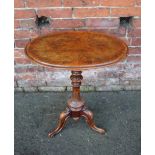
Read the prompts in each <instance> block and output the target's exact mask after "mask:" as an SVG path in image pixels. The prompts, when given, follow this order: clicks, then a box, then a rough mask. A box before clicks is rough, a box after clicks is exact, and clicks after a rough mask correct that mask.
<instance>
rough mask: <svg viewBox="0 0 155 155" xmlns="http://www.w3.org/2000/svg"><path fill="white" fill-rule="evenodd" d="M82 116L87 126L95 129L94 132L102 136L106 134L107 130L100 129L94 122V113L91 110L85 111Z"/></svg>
mask: <svg viewBox="0 0 155 155" xmlns="http://www.w3.org/2000/svg"><path fill="white" fill-rule="evenodd" d="M81 116H83V117H84V118H85V120H86V122H87V124H88V125H89V127H90V128H91V129H93V130H94V131H96V132H98V133H100V134H105V132H106V131H105V129H102V128H98V127H97V126H96V125H95V123H94V121H93V113H92V112H91V111H90V110H87V109H85V110H84V111H82V112H81Z"/></svg>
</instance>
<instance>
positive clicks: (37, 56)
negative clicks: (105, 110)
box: [25, 31, 128, 137]
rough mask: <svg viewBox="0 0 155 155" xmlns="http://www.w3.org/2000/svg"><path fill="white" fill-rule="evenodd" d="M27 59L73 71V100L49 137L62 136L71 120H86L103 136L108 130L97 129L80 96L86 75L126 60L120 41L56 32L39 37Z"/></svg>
mask: <svg viewBox="0 0 155 155" xmlns="http://www.w3.org/2000/svg"><path fill="white" fill-rule="evenodd" d="M25 52H26V54H27V56H28V57H29V58H30V59H32V60H33V61H35V62H37V63H39V64H42V65H44V66H48V67H52V68H56V69H66V70H70V71H71V76H70V79H71V81H72V96H71V97H70V99H69V100H68V101H67V108H66V110H65V111H64V112H62V113H61V114H60V117H59V121H58V125H57V127H56V128H55V129H54V130H52V131H51V132H50V133H49V134H48V136H49V137H52V136H54V135H56V134H57V133H59V132H60V131H61V130H62V129H63V128H64V125H65V123H66V121H67V119H68V118H69V117H72V118H73V119H74V120H78V119H79V118H80V117H81V116H83V117H84V118H85V120H86V122H87V124H88V125H89V127H90V128H91V129H93V130H95V131H97V132H99V133H101V134H104V133H105V129H102V128H98V127H96V125H95V123H94V121H93V113H92V112H91V111H90V110H88V109H87V108H86V106H85V101H84V99H83V98H82V97H81V96H80V85H81V82H82V79H83V77H82V71H83V70H88V69H91V68H97V67H104V66H107V65H111V64H114V63H116V62H118V61H121V60H123V59H125V58H126V56H127V53H128V47H127V45H126V44H125V43H124V42H123V41H122V40H120V39H118V38H116V37H113V36H109V35H107V34H104V33H99V32H90V31H88V32H82V31H81V32H79V31H68V32H55V33H51V34H49V35H46V36H41V37H38V38H36V39H34V40H32V41H31V42H29V43H28V44H27V46H26V48H25Z"/></svg>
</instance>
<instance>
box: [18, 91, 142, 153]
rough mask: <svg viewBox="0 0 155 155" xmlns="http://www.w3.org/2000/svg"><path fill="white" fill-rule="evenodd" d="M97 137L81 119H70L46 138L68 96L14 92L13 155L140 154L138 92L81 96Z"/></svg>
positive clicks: (99, 93)
mask: <svg viewBox="0 0 155 155" xmlns="http://www.w3.org/2000/svg"><path fill="white" fill-rule="evenodd" d="M82 95H83V96H84V97H85V100H86V101H87V107H89V109H90V110H92V111H93V113H94V120H95V122H96V125H97V126H98V127H105V128H106V129H107V134H106V135H100V134H98V133H96V132H95V131H92V130H91V129H90V128H88V126H87V124H86V123H85V121H84V119H83V118H81V119H80V120H79V121H78V122H75V121H74V120H73V119H69V121H68V122H67V124H66V126H65V129H64V130H63V131H62V132H61V133H60V134H59V135H57V136H55V137H54V138H52V139H50V138H48V137H47V133H48V131H49V130H50V129H52V128H54V127H55V126H56V123H57V119H58V116H59V113H60V112H61V111H63V110H64V109H65V107H66V105H65V104H66V102H65V101H66V100H67V98H68V97H69V96H70V93H68V92H65V93H64V92H63V93H52V92H49V93H15V155H66V154H68V155H140V149H141V146H140V143H141V133H140V127H141V124H140V103H141V101H140V98H141V97H140V91H120V92H89V93H82Z"/></svg>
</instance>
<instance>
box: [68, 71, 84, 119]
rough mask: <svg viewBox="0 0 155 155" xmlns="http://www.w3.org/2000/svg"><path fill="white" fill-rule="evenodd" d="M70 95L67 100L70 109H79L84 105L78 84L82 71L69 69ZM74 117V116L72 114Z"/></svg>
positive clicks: (81, 77)
mask: <svg viewBox="0 0 155 155" xmlns="http://www.w3.org/2000/svg"><path fill="white" fill-rule="evenodd" d="M71 73H72V74H71V76H70V79H71V81H72V82H71V83H72V96H71V98H70V99H69V100H68V102H67V106H68V108H69V109H70V110H71V111H73V112H74V111H75V112H76V111H81V110H82V109H83V107H84V100H83V99H82V98H81V96H80V86H81V81H82V79H83V76H82V75H81V74H82V71H71ZM73 117H74V116H73Z"/></svg>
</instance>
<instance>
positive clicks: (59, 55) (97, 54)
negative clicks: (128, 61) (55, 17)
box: [25, 31, 128, 70]
mask: <svg viewBox="0 0 155 155" xmlns="http://www.w3.org/2000/svg"><path fill="white" fill-rule="evenodd" d="M25 52H26V54H27V56H28V57H29V58H30V59H32V60H33V61H35V62H37V63H40V64H42V65H45V66H50V67H53V68H61V69H67V70H82V69H89V68H96V67H101V66H106V65H110V64H113V63H116V62H118V61H121V60H123V59H125V58H126V56H127V53H128V47H127V45H126V44H125V43H124V42H123V41H122V40H120V39H118V38H116V37H114V36H110V35H107V34H105V33H102V32H91V31H66V32H54V33H51V34H48V35H45V36H41V37H38V38H35V39H33V40H32V41H31V42H29V43H28V44H27V46H26V48H25Z"/></svg>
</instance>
